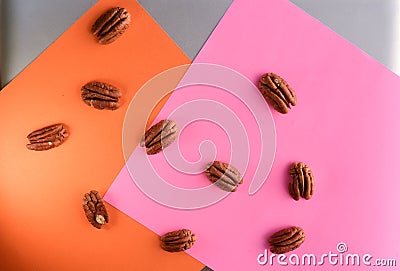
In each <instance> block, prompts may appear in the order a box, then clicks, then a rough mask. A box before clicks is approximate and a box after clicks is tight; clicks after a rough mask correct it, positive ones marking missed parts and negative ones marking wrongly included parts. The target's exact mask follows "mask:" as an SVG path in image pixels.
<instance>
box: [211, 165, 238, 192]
mask: <svg viewBox="0 0 400 271" xmlns="http://www.w3.org/2000/svg"><path fill="white" fill-rule="evenodd" d="M205 173H206V175H207V177H208V179H209V180H210V181H212V182H213V183H215V185H217V186H218V187H219V188H221V189H222V190H225V191H228V192H235V191H236V189H237V187H238V185H239V184H241V183H243V178H242V175H241V174H240V172H239V171H238V170H237V169H236V168H234V167H233V166H231V165H229V164H227V163H223V162H220V161H214V162H213V163H210V164H209V165H208V167H207V169H206V171H205Z"/></svg>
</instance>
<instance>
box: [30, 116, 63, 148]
mask: <svg viewBox="0 0 400 271" xmlns="http://www.w3.org/2000/svg"><path fill="white" fill-rule="evenodd" d="M68 135H69V134H68V131H67V128H66V126H65V125H64V124H62V123H58V124H53V125H50V126H46V127H44V128H41V129H38V130H36V131H33V132H32V133H30V134H29V135H28V136H27V138H28V140H29V144H26V147H27V148H28V149H29V150H33V151H46V150H49V149H52V148H55V147H58V146H60V145H61V144H62V143H63V142H64V141H65V139H66V138H67V137H68Z"/></svg>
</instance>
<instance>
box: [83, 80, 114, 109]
mask: <svg viewBox="0 0 400 271" xmlns="http://www.w3.org/2000/svg"><path fill="white" fill-rule="evenodd" d="M81 96H82V100H83V101H84V102H85V103H86V104H87V105H89V106H93V107H94V108H96V109H100V110H103V109H108V110H115V109H117V108H118V107H119V103H118V99H119V98H120V97H121V92H120V91H119V89H118V88H116V87H114V86H112V85H110V84H107V83H103V82H89V83H87V84H86V85H84V86H83V87H82V88H81Z"/></svg>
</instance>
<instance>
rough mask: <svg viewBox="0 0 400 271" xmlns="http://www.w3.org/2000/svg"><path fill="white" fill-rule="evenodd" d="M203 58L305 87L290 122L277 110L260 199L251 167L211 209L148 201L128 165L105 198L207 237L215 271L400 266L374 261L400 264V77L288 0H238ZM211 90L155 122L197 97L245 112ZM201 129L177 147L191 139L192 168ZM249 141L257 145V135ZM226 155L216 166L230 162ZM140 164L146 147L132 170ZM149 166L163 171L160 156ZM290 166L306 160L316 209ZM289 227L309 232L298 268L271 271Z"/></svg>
mask: <svg viewBox="0 0 400 271" xmlns="http://www.w3.org/2000/svg"><path fill="white" fill-rule="evenodd" d="M194 62H195V63H204V62H206V63H207V62H208V63H215V64H219V65H224V66H227V67H229V68H232V69H234V70H236V71H238V72H240V73H242V74H243V75H245V76H247V77H248V78H249V79H250V80H251V81H252V82H253V83H254V84H256V83H257V81H258V78H259V77H260V75H262V74H263V73H264V72H275V73H277V74H280V75H281V76H282V77H284V78H286V79H287V81H288V83H289V84H290V85H291V86H292V87H293V89H294V90H295V91H296V93H297V96H298V105H297V106H296V107H294V108H293V109H292V110H291V111H290V112H289V114H287V115H281V114H279V113H276V112H273V113H272V115H273V117H274V120H275V125H276V135H277V146H276V156H275V161H274V163H273V167H272V170H271V172H270V174H269V177H268V180H267V182H266V183H265V184H264V185H263V187H262V188H261V189H260V190H259V191H258V192H257V193H256V194H254V195H251V196H250V195H249V194H248V188H249V185H250V181H247V182H246V179H251V178H252V176H250V178H249V176H248V175H247V174H249V175H251V174H253V173H254V168H256V165H254V163H255V162H254V161H252V160H250V164H249V165H248V171H247V170H246V174H245V178H244V179H245V181H244V184H242V185H241V186H239V189H238V191H237V192H235V193H233V194H231V195H229V196H228V197H227V198H225V199H223V200H221V201H220V202H218V203H217V204H214V205H211V206H209V207H205V208H201V209H197V210H179V209H173V208H169V207H165V206H164V205H161V204H158V203H156V202H155V201H153V200H151V199H149V198H148V197H147V196H146V195H144V193H142V192H141V191H140V190H139V189H138V187H137V186H136V185H135V183H134V182H133V181H132V179H131V177H130V175H129V172H128V171H127V169H126V168H124V169H122V171H121V173H120V174H119V176H118V177H117V179H116V180H115V182H114V183H113V185H112V186H111V187H110V189H109V191H108V192H107V194H106V195H105V199H106V201H108V202H109V203H110V204H112V205H114V206H115V207H117V208H118V209H120V210H121V211H123V212H125V213H126V214H128V215H129V216H131V217H132V218H133V219H135V220H137V221H139V222H140V223H142V224H143V225H145V226H147V227H148V228H150V229H151V230H153V231H155V232H156V233H158V234H163V233H165V232H167V231H170V230H173V229H177V228H181V227H187V228H190V229H192V230H193V231H194V232H195V233H196V234H197V236H198V241H197V243H196V245H195V246H194V247H193V248H192V249H190V250H188V251H187V252H188V253H189V254H190V255H192V256H193V257H195V258H197V259H199V260H200V261H202V262H203V263H205V264H206V265H208V266H210V267H211V268H213V269H215V270H267V269H268V270H338V269H341V268H345V267H344V266H345V265H346V263H347V262H348V263H349V264H350V265H351V267H347V269H348V270H396V267H388V266H386V267H385V266H379V267H377V265H378V264H383V263H385V264H389V262H388V261H386V262H384V261H379V260H380V259H383V260H385V259H397V265H399V264H400V262H399V261H400V246H399V245H398V244H399V242H400V233H399V231H398V229H399V228H400V218H399V216H398V207H399V206H400V197H398V195H397V194H398V192H397V191H398V190H399V189H400V183H399V182H398V181H397V179H398V173H397V171H396V168H397V164H398V161H399V153H400V140H399V138H400V122H399V121H398V116H399V114H400V110H399V108H398V105H397V103H398V102H397V101H398V100H399V99H400V91H399V90H400V80H399V78H398V77H397V76H396V75H394V74H393V73H392V72H390V71H388V70H387V69H386V68H385V67H383V66H382V65H381V64H379V63H377V62H376V61H375V60H373V59H372V58H370V57H369V56H367V55H366V54H364V53H363V52H361V51H360V50H359V49H357V48H355V47H354V46H353V45H351V44H349V43H348V42H346V41H345V40H343V39H342V38H341V37H339V36H338V35H336V34H335V33H333V32H332V31H331V30H329V29H328V28H327V27H325V26H323V25H322V24H321V23H319V22H318V21H316V20H315V19H313V18H311V17H310V16H309V15H307V14H306V13H304V12H303V11H301V10H299V9H298V8H297V7H295V6H294V5H293V4H291V3H289V2H288V1H284V0H274V1H265V0H253V1H248V0H236V1H234V3H233V4H232V6H231V7H230V9H229V10H228V12H227V13H226V15H225V16H224V17H223V19H222V20H221V22H220V24H219V25H218V27H217V28H216V30H215V31H214V32H213V34H212V35H211V37H210V38H209V40H208V41H207V43H206V44H205V46H204V47H203V49H202V50H201V52H200V53H199V55H198V56H197V58H196V60H195V61H194ZM195 88H200V87H195ZM202 89H204V92H203V93H201V92H200V91H201V90H202ZM202 89H197V91H196V92H195V94H193V93H191V92H189V91H186V92H185V91H177V92H176V93H174V94H173V95H172V96H171V98H170V100H169V101H168V102H167V104H166V105H165V107H164V108H163V110H162V112H161V113H160V116H159V118H158V119H162V118H163V117H165V116H168V113H169V112H172V111H173V110H174V109H175V108H176V107H177V106H178V105H179V104H180V103H181V102H184V101H186V99H191V98H193V97H195V98H196V99H199V98H210V99H213V98H214V96H218V97H220V99H222V100H223V101H224V102H225V103H226V104H228V105H231V106H232V108H231V109H233V110H237V111H241V108H240V107H238V106H239V105H238V103H235V102H234V101H233V100H232V101H230V98H229V97H228V96H226V97H225V96H222V97H223V98H221V96H219V95H222V94H221V92H218V93H219V94H218V95H213V93H212V92H211V91H210V87H204V88H202ZM199 92H200V93H201V95H198V93H199ZM183 93H186V94H185V95H182V94H183ZM196 93H197V94H196ZM238 116H240V113H238ZM203 125H206V124H205V123H202V122H199V123H198V124H197V125H194V127H190V126H189V127H188V128H187V130H184V131H183V133H182V134H183V135H182V139H181V140H180V142H179V146H181V144H183V146H190V144H188V143H187V142H185V140H188V139H190V138H192V137H193V140H194V143H193V146H192V149H191V150H190V151H182V152H183V153H184V154H185V153H186V155H187V158H188V160H191V161H196V160H197V159H199V157H197V156H196V155H193V153H194V152H195V151H197V148H198V146H199V142H201V141H202V140H203V139H204V138H206V137H207V136H208V135H209V133H207V132H204V128H205V127H206V126H203ZM246 128H247V129H248V127H246ZM247 129H246V131H247ZM199 131H203V134H198V132H199ZM185 133H186V136H185ZM211 137H212V136H211ZM215 137H216V138H213V137H212V138H211V140H214V141H215V142H216V143H219V142H221V144H222V147H221V148H222V149H224V148H226V146H224V144H226V138H224V134H223V133H222V132H221V131H219V132H217V135H216V136H215ZM262 140H263V142H266V144H268V142H269V139H268V138H263V139H262ZM181 141H183V142H181ZM224 142H225V143H224ZM248 142H249V144H250V146H252V145H253V144H255V145H257V140H253V138H251V137H250V138H249V141H248ZM258 143H259V142H258ZM175 144H177V143H175ZM185 144H186V145H185ZM219 148H220V147H219V146H217V153H216V156H217V158H220V159H222V158H225V156H226V153H223V152H220V151H219V150H220V149H219ZM166 151H167V150H166ZM171 151H174V150H171ZM136 155H137V156H136ZM191 155H192V156H191ZM143 157H145V155H144V152H143V150H142V149H137V150H136V151H135V152H134V153H133V156H132V157H130V162H131V163H135V161H139V160H140V159H143ZM136 159H139V160H136ZM151 159H153V160H154V161H159V162H160V163H164V161H163V158H162V157H161V156H160V157H155V158H151ZM293 161H303V162H305V163H307V164H308V165H310V167H311V168H312V170H313V172H314V176H315V179H316V191H315V195H314V196H313V198H312V199H311V200H309V201H305V200H300V201H298V202H295V201H294V200H293V199H291V197H290V196H289V194H288V191H287V185H288V181H289V176H288V168H289V165H290V164H291V163H292V162H293ZM267 166H268V165H267ZM156 168H157V172H158V173H159V174H160V176H164V177H166V176H169V174H175V173H173V170H171V168H169V167H167V166H166V167H163V168H161V167H160V166H156ZM172 176H173V177H172ZM175 176H176V175H171V177H172V178H171V179H174V182H173V183H174V184H177V185H181V183H180V181H177V179H176V178H175ZM189 177H190V178H189ZM189 177H188V179H187V180H192V178H194V179H195V180H196V181H193V183H194V185H191V184H190V185H188V187H193V186H195V187H202V186H206V185H207V182H206V181H207V180H206V179H205V177H204V176H203V175H202V174H200V175H198V176H197V175H194V176H189ZM185 180H186V179H185ZM291 225H296V226H300V227H302V228H303V229H304V231H305V232H306V235H307V238H306V241H305V243H304V244H303V245H302V246H301V247H300V248H299V249H297V250H295V251H294V252H293V253H295V254H297V255H298V256H299V258H300V263H299V264H298V265H293V264H292V263H291V262H290V261H289V258H288V257H289V256H290V255H291V253H288V254H287V256H288V257H287V258H286V259H283V258H281V259H280V260H281V261H283V262H286V263H287V264H288V265H287V266H283V265H281V264H279V263H278V262H277V260H278V258H277V257H275V258H273V263H272V264H271V262H270V261H268V262H267V263H265V265H262V264H260V263H258V261H257V258H258V256H259V255H260V254H261V253H263V252H264V250H265V248H268V246H267V237H268V236H269V235H270V234H272V233H273V232H275V231H276V230H279V229H281V228H283V227H287V226H291ZM340 243H342V244H340ZM346 247H347V249H346ZM344 250H345V251H344ZM311 253H312V254H314V255H315V256H316V260H317V262H316V265H317V266H313V267H310V265H308V264H307V261H308V258H307V257H305V261H306V263H305V264H302V262H301V260H302V257H303V254H311ZM323 254H328V255H329V254H331V257H332V258H331V263H330V262H329V258H327V257H325V258H324V263H323V264H321V263H322V261H321V257H322V256H323ZM332 254H338V255H339V256H337V257H335V256H332ZM351 254H352V255H355V254H357V255H359V256H360V264H359V265H357V261H356V262H355V263H356V266H354V265H352V259H351V258H352V256H351ZM349 255H350V256H349ZM369 255H370V256H371V257H369ZM268 256H270V253H269V254H268ZM259 259H260V261H263V260H265V259H264V258H263V257H261V258H259ZM291 260H292V262H295V260H296V258H295V257H293V258H291ZM335 261H337V263H336V264H335ZM368 263H370V265H371V266H367V265H368ZM311 264H312V263H311ZM374 265H375V266H374Z"/></svg>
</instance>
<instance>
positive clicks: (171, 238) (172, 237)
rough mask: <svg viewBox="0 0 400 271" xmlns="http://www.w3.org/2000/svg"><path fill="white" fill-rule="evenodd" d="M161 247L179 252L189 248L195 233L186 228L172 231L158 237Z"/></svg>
mask: <svg viewBox="0 0 400 271" xmlns="http://www.w3.org/2000/svg"><path fill="white" fill-rule="evenodd" d="M160 240H161V248H162V249H164V250H165V251H168V252H179V251H184V250H187V249H189V248H191V247H192V246H193V244H194V242H195V241H196V235H195V234H193V233H192V232H191V231H190V230H188V229H182V230H177V231H172V232H168V233H166V234H164V235H163V236H161V237H160Z"/></svg>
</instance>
